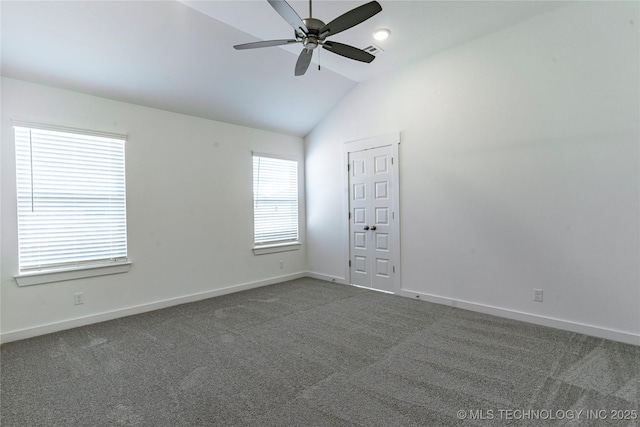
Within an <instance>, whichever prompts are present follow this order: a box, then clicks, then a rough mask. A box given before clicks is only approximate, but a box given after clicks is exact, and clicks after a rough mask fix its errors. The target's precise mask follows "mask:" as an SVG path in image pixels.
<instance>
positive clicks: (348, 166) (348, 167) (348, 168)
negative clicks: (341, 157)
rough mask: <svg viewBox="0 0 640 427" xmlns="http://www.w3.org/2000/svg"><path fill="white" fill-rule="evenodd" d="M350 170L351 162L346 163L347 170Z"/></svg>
mask: <svg viewBox="0 0 640 427" xmlns="http://www.w3.org/2000/svg"><path fill="white" fill-rule="evenodd" d="M350 170H351V163H349V164H348V165H347V172H349V171H350Z"/></svg>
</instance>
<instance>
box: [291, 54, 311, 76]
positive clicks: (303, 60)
mask: <svg viewBox="0 0 640 427" xmlns="http://www.w3.org/2000/svg"><path fill="white" fill-rule="evenodd" d="M312 56H313V50H311V49H302V52H300V56H298V61H297V62H296V71H295V75H296V76H302V75H304V73H306V72H307V68H309V64H311V57H312Z"/></svg>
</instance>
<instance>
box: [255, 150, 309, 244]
mask: <svg viewBox="0 0 640 427" xmlns="http://www.w3.org/2000/svg"><path fill="white" fill-rule="evenodd" d="M256 157H261V158H269V159H275V160H285V161H290V162H295V164H296V210H297V212H296V219H297V224H296V227H297V230H296V231H297V239H296V240H291V241H275V240H274V241H273V242H265V243H256V230H255V221H256V217H255V214H256V210H255V206H256V198H255V196H256V191H255V187H254V184H255V173H256V171H255V168H254V163H253V162H254V159H255V158H256ZM300 163H301V160H300V159H299V158H297V157H294V156H287V155H280V154H271V153H263V152H255V151H254V152H252V153H251V187H252V192H251V193H252V197H251V202H252V203H251V206H252V215H251V218H252V221H253V227H252V230H253V233H252V239H253V253H254V255H263V254H270V253H276V252H286V251H295V250H299V249H300V248H301V246H302V243H301V238H300V232H301V227H300V215H301V212H300V202H301V194H300V188H301V187H300V185H301V184H300Z"/></svg>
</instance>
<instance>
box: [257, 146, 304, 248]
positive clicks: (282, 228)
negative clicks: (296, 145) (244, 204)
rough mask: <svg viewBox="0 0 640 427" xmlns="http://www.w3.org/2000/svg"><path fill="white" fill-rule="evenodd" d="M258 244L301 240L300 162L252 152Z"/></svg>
mask: <svg viewBox="0 0 640 427" xmlns="http://www.w3.org/2000/svg"><path fill="white" fill-rule="evenodd" d="M253 216H254V238H255V244H256V246H259V245H267V244H275V243H286V242H296V241H298V162H297V161H294V160H285V159H278V158H273V157H265V156H259V155H255V154H254V156H253Z"/></svg>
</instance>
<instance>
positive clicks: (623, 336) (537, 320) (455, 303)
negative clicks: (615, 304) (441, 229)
mask: <svg viewBox="0 0 640 427" xmlns="http://www.w3.org/2000/svg"><path fill="white" fill-rule="evenodd" d="M398 295H400V296H403V297H409V298H413V299H416V298H418V299H420V300H423V301H428V302H433V303H436V304H442V305H448V306H451V307H457V308H462V309H465V310H470V311H475V312H478V313H484V314H491V315H493V316H498V317H504V318H506V319H512V320H520V321H523V322H527V323H532V324H534V325H540V326H548V327H550V328H556V329H562V330H564V331H569V332H576V333H580V334H585V335H591V336H593V337H597V338H605V339H608V340H613V341H619V342H623V343H625V344H633V345H640V335H636V334H633V333H630V332H623V331H617V330H614V329H607V328H602V327H599V326H593V325H586V324H583V323H577V322H571V321H569V320H563V319H555V318H552V317H545V316H540V315H537V314H531V313H525V312H521V311H515V310H509V309H505V308H500V307H494V306H490V305H485V304H479V303H475V302H471V301H462V300H455V299H452V298H447V297H442V296H438V295H432V294H426V293H422V292H416V291H411V290H408V289H403V290H401V291H400V292H399V293H398Z"/></svg>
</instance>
